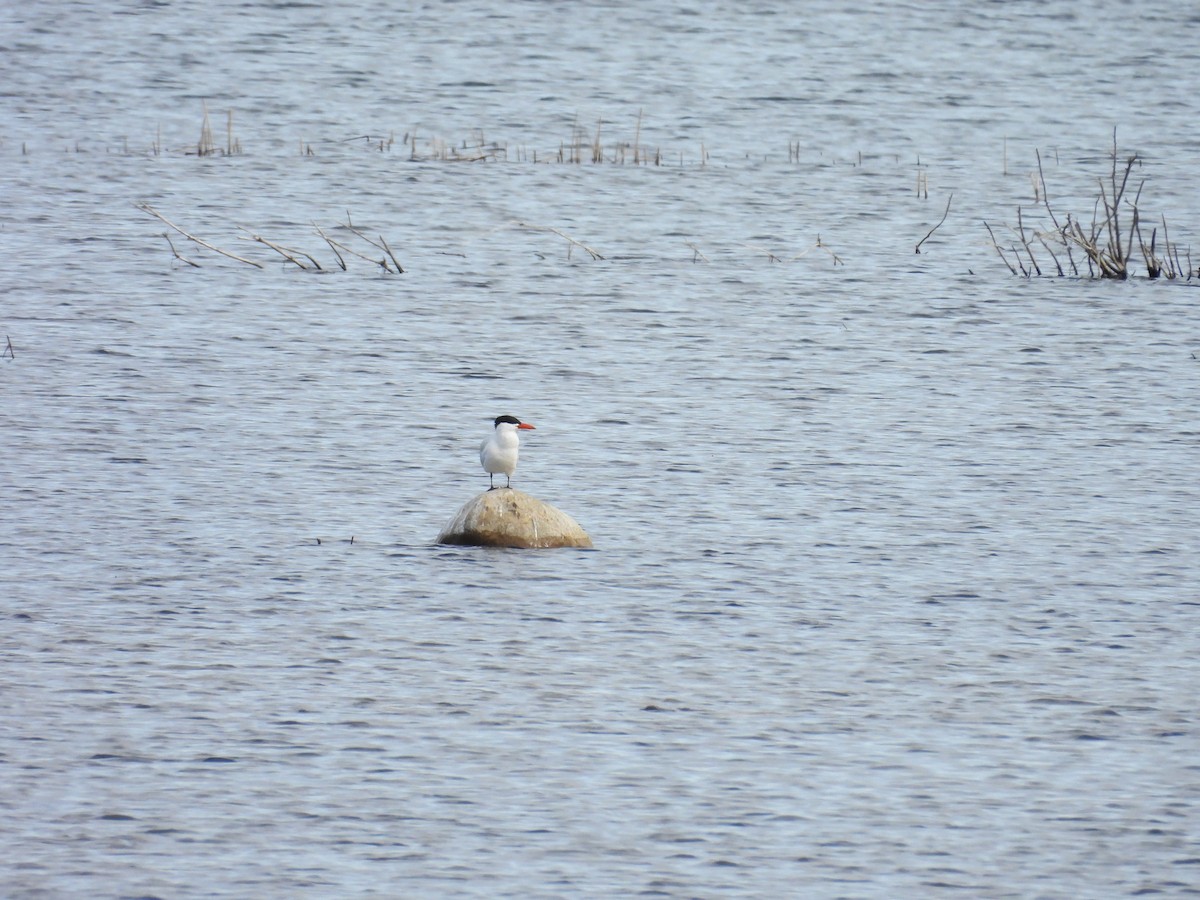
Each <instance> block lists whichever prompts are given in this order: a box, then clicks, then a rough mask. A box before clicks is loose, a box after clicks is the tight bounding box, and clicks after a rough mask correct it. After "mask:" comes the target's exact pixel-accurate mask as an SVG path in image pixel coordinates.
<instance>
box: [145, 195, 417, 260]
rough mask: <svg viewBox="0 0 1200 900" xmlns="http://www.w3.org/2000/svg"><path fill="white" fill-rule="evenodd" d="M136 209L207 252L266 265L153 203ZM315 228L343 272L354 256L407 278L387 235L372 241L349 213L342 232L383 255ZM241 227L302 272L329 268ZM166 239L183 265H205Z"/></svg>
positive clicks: (168, 234) (308, 255)
mask: <svg viewBox="0 0 1200 900" xmlns="http://www.w3.org/2000/svg"><path fill="white" fill-rule="evenodd" d="M134 206H135V207H136V208H137V209H139V210H141V211H142V212H144V213H146V214H147V215H149V216H153V217H154V218H156V219H158V220H159V221H160V222H162V223H163V224H164V225H166V226H167V227H168V228H170V229H171V231H173V232H175V233H176V234H178V235H180V236H182V237H183V238H184V239H186V240H188V241H191V242H192V243H194V244H196V245H197V246H200V247H203V248H204V249H206V250H211V251H212V252H213V253H217V254H219V255H221V256H224V257H226V258H227V259H232V260H234V261H236V262H240V263H244V264H245V265H248V266H254V267H255V268H258V269H262V268H265V264H264V263H263V262H261V261H259V260H256V259H250V258H248V257H246V256H241V255H239V254H237V253H233V252H231V251H229V250H225V249H223V248H222V247H218V246H217V245H216V244H214V243H212V242H211V241H208V240H205V239H204V238H200V237H197V236H196V235H194V234H192V233H191V232H189V231H187V230H185V229H184V228H182V227H180V226H179V225H176V224H175V223H174V222H172V221H171V220H170V219H168V218H167V217H166V216H164V215H163V214H162V213H161V212H159V211H158V210H157V209H155V208H154V207H153V206H151V205H150V204H149V203H135V204H134ZM312 227H313V229H314V232H315V234H316V235H317V236H318V237H320V238H321V240H323V241H324V242H325V244H326V245H327V246H328V247H329V249H330V250H332V251H333V255H334V258H335V261H336V262H335V263H334V264H333V265H336V267H337V268H339V269H341V270H342V271H343V272H345V271H347V270H348V268H349V266H348V265H347V263H346V257H347V256H350V257H354V258H357V259H361V260H364V261H365V262H368V263H370V264H372V265H373V266H376V267H378V268H379V269H380V271H381V272H382V273H383V274H386V275H403V274H404V267H403V266H401V265H400V261H399V260H398V259H397V258H396V254H395V253H394V252H392V248H391V246H390V245H389V244H388V242H387V239H386V238H384V237H383V235H378V236H377V237H375V238H372V237H370V236H369V235H367V234H366V233H365V232H363V231H362V230H361V229H360V228H357V227H356V226H355V225H354V223H353V222H352V221H351V219H350V213H348V212H347V213H346V221H345V222H344V223H340V224H339V225H337V226H336V227H337V228H339V229H342V230H344V231H346V232H349V233H350V234H351V235H353V236H354V237H356V238H358V239H359V240H360V241H362V242H363V243H365V244H367V246H369V247H371V248H372V249H373V250H376V251H380V253H379V255H373V254H371V252H370V251H367V250H360V249H356V248H355V247H354V246H351V244H350V243H349V241H348V240H346V239H344V238H343V236H341V235H339V238H338V239H334V238H332V237H330V236H329V234H328V233H327V232H326V231H325V229H323V228H322V227H321V226H320V225H318V224H317V223H316V222H313V223H312ZM237 228H238V230H239V231H242V232H244V234H243V235H242V236H241V237H242V239H243V240H247V241H252V242H253V243H256V244H259V245H261V246H263V247H267V248H268V249H270V250H272V251H274V253H275V254H276V255H278V256H279V257H281V258H282V259H283V260H284V261H285V262H287V263H290V264H291V265H294V266H295V267H296V268H298V269H301V270H303V271H312V272H324V271H327V269H326V267H325V266H323V265H321V262H320V260H318V259H317V257H316V256H314V255H313V254H312V253H310V252H308V251H307V250H301V249H296V248H293V247H288V246H285V245H284V244H282V243H280V242H279V241H275V240H270V239H268V238H265V237H263V236H262V235H261V234H259V233H258V232H256V231H254V230H253V229H250V228H246V227H245V226H243V225H238V226H237ZM331 230H332V229H331ZM162 236H163V238H165V239H166V242H167V246H168V247H170V248H171V254H172V256H174V258H175V259H177V260H179V261H180V262H182V263H184V264H186V265H189V266H192V267H194V268H197V269H198V268H200V266H201V264H200V263H199V262H197V261H196V260H194V259H192V258H190V257H186V256H184V255H183V254H182V253H180V252H179V249H178V248H177V247H176V246H175V243H174V241H172V240H171V232H167V231H164V232H163V233H162ZM332 267H333V266H330V268H332Z"/></svg>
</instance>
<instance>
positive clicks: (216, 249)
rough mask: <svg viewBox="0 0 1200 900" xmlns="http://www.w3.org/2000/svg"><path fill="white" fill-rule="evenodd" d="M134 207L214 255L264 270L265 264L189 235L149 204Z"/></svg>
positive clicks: (138, 204) (139, 204) (137, 204)
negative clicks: (218, 254)
mask: <svg viewBox="0 0 1200 900" xmlns="http://www.w3.org/2000/svg"><path fill="white" fill-rule="evenodd" d="M134 206H135V207H136V208H137V209H140V210H141V211H142V212H144V213H147V214H148V215H151V216H154V217H155V218H156V219H158V220H159V221H161V222H162V223H163V224H164V225H167V226H168V227H170V228H172V229H174V230H175V231H177V232H179V233H180V234H182V235H183V236H184V237H185V238H187V239H188V240H189V241H193V242H194V243H197V244H199V245H200V246H201V247H206V248H208V249H209V250H212V251H213V252H214V253H220V254H221V255H222V256H228V257H229V258H230V259H236V260H237V261H238V262H243V263H245V264H246V265H248V266H254V267H255V268H259V269H261V268H263V264H262V263H260V262H255V261H254V260H252V259H246V258H245V257H243V256H238V255H237V254H236V253H230V252H229V251H228V250H222V249H221V248H220V247H216V246H214V245H212V244H210V243H209V242H208V241H205V240H202V239H200V238H198V237H196V236H195V235H192V234H188V233H187V232H186V231H184V230H183V229H182V228H180V227H179V226H178V225H176V224H175V223H174V222H172V221H171V220H170V219H168V218H167V217H166V216H164V215H163V214H162V213H160V212H159V211H158V210H157V209H155V208H154V207H153V206H151V205H150V204H149V203H135V204H134Z"/></svg>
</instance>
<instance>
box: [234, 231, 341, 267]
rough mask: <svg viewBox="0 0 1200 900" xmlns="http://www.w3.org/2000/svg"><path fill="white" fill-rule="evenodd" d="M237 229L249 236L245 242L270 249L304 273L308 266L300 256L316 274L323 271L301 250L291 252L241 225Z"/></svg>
mask: <svg viewBox="0 0 1200 900" xmlns="http://www.w3.org/2000/svg"><path fill="white" fill-rule="evenodd" d="M238 228H241V229H242V231H244V232H246V234H248V235H250V237H248V238H246V240H250V241H255V242H256V243H259V244H262V245H263V246H265V247H270V248H271V249H272V250H274V251H275V252H276V253H278V254H279V255H280V256H282V257H283V258H284V259H286V260H287V261H288V262H290V263H292V264H294V265H295V266H296V267H297V268H300V269H304V270H305V271H307V270H308V266H306V265H305V264H304V263H303V262H301V261H300V259H299V258H298V257H300V256H303V257H304V258H305V259H307V260H308V261H309V262H311V263H312V264H313V266H314V267H315V268H316V270H317V271H318V272H322V271H324V269H323V268H322V267H321V264H320V263H319V262H317V261H316V260H315V259H314V258H313V257H312V255H311V254H308V253H305V252H304V251H303V250H293V249H292V248H291V247H284V246H283V245H282V244H276V243H275V242H274V241H268V240H267V239H266V238H265V237H263V236H262V235H260V234H255V233H254V232H253V231H251V230H250V229H249V228H246V227H245V226H243V225H239V226H238Z"/></svg>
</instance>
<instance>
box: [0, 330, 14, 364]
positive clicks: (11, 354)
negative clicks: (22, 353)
mask: <svg viewBox="0 0 1200 900" xmlns="http://www.w3.org/2000/svg"><path fill="white" fill-rule="evenodd" d="M4 340H5V343H7V345H8V346H6V347H5V348H4V352H3V353H0V359H3V358H4V357H5V356H7V357H8V358H9V359H12V360H15V359H16V358H17V354H16V353H15V352H13V345H12V338H10V337H9V336H8V335H7V334H6V335H5V336H4Z"/></svg>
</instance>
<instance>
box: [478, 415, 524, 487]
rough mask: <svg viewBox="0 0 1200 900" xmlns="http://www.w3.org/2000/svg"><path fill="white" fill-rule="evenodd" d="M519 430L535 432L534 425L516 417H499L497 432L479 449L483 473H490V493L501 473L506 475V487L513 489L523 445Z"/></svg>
mask: <svg viewBox="0 0 1200 900" xmlns="http://www.w3.org/2000/svg"><path fill="white" fill-rule="evenodd" d="M519 428H528V429H529V430H530V431H533V430H534V428H533V426H532V425H528V424H526V423H525V422H522V421H521V420H520V419H518V418H516V417H515V416H497V417H496V430H495V431H493V432H492V436H491V437H490V438H488V439H487V440H486V441H484V442H483V443H482V444H481V445H480V447H479V462H480V463H481V464H482V465H483V471H485V472H487V473H488V484H489V485H491V486H490V487H489V488H488V490H489V491H494V490H495V489H496V485H495V483H494V479H495V477H496V475H497V474H498V473H501V472H503V473H504V479H505V482H504V486H505V487H512V473H513V472H514V471H516V468H517V449H518V447H519V446H520V444H521V438H520V436H519V435H518V434H517V429H519Z"/></svg>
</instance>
